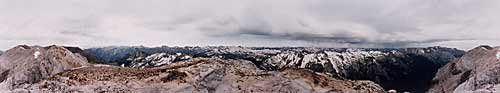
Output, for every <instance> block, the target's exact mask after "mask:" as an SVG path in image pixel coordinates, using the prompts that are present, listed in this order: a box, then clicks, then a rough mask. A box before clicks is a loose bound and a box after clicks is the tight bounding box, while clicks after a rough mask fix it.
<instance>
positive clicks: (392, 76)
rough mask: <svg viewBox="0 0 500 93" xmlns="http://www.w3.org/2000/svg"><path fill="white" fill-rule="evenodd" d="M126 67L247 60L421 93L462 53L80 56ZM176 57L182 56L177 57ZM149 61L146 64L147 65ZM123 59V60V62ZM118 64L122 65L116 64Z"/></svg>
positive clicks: (140, 51) (124, 51)
mask: <svg viewBox="0 0 500 93" xmlns="http://www.w3.org/2000/svg"><path fill="white" fill-rule="evenodd" d="M85 51H88V52H89V54H95V55H114V54H117V55H120V56H105V57H99V56H97V57H96V58H97V59H100V58H101V59H102V58H111V59H114V61H103V62H104V63H112V62H116V61H118V63H121V64H125V66H127V67H155V66H161V65H164V64H171V63H175V62H178V61H182V60H185V59H178V58H184V57H185V56H189V57H191V58H197V57H204V58H221V59H233V60H248V61H251V62H252V63H254V64H255V65H256V66H257V67H258V68H259V69H261V70H266V71H278V70H284V69H289V68H304V69H310V70H312V71H315V72H320V73H324V74H327V75H329V76H333V77H340V78H346V79H353V80H371V81H374V82H376V83H378V84H380V85H381V86H383V87H384V88H386V89H397V90H399V91H410V92H425V91H426V90H427V89H428V88H429V87H428V85H429V84H430V81H431V80H432V78H433V77H434V74H435V73H436V71H437V69H438V68H440V67H442V66H443V65H445V64H446V63H448V62H449V61H450V60H451V59H453V58H455V57H460V56H461V55H463V53H464V52H463V51H461V50H457V49H452V48H444V47H429V48H401V49H390V48H388V49H386V48H383V49H370V48H368V49H351V48H304V47H292V48H288V47H283V48H266V47H156V48H145V47H130V49H129V48H125V47H108V48H92V49H88V50H85ZM177 53H181V54H182V55H179V56H178V55H176V54H177ZM148 58H149V59H148ZM125 59H127V60H125ZM120 60H121V61H120Z"/></svg>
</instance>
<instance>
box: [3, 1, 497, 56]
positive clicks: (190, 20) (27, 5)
mask: <svg viewBox="0 0 500 93" xmlns="http://www.w3.org/2000/svg"><path fill="white" fill-rule="evenodd" d="M498 10H500V1H498V0H396V1H394V0H369V1H366V0H139V1H138V0H49V1H40V0H0V43H1V45H0V48H2V49H7V48H9V47H12V46H15V45H17V44H40V45H47V44H65V45H76V46H83V47H95V46H108V45H148V46H157V45H171V46H172V45H178V46H184V45H201V46H205V45H243V46H317V47H419V46H434V45H442V46H450V47H459V48H463V49H467V48H471V47H474V46H477V45H478V44H500V31H498V30H500V26H498V25H500V18H498V16H500V12H497V11H498Z"/></svg>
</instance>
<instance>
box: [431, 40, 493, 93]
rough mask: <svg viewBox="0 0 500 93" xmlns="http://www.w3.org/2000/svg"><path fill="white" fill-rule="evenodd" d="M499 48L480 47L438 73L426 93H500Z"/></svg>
mask: <svg viewBox="0 0 500 93" xmlns="http://www.w3.org/2000/svg"><path fill="white" fill-rule="evenodd" d="M499 53H500V47H495V48H493V47H489V46H480V47H477V48H474V49H472V50H470V51H468V52H466V53H465V55H464V56H462V57H461V58H458V59H456V60H453V61H452V62H450V63H448V64H446V65H445V66H444V67H443V68H441V69H439V71H438V72H437V74H436V77H434V79H433V80H432V87H431V88H430V89H429V91H428V92H429V93H457V92H458V93H462V92H467V93H472V92H474V93H476V92H477V93H483V92H484V93H497V92H500V91H499V90H500V58H498V55H499Z"/></svg>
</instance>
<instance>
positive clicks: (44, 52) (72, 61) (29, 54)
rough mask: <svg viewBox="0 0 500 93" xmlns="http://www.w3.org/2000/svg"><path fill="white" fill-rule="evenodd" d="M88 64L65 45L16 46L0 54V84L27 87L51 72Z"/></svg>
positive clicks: (53, 73) (10, 87) (9, 88)
mask: <svg viewBox="0 0 500 93" xmlns="http://www.w3.org/2000/svg"><path fill="white" fill-rule="evenodd" d="M87 65H89V64H88V63H87V60H86V58H85V57H83V56H81V55H80V54H77V53H72V52H71V51H69V50H67V49H66V48H64V47H60V46H48V47H39V46H26V45H20V46H16V47H14V48H13V49H10V50H7V51H6V52H5V53H4V54H3V55H1V56H0V73H1V76H0V82H1V83H0V87H1V89H2V90H12V89H16V88H26V87H29V86H30V85H31V84H33V83H36V82H39V81H41V80H43V79H46V78H48V77H49V76H51V75H55V74H57V73H59V72H63V71H65V70H69V69H72V68H76V67H82V66H87Z"/></svg>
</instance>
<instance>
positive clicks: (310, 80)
mask: <svg viewBox="0 0 500 93" xmlns="http://www.w3.org/2000/svg"><path fill="white" fill-rule="evenodd" d="M26 91H31V92H140V93H148V92H164V93H177V92H189V93H191V92H217V93H222V92H224V93H241V92H286V93H290V92H291V93H295V92H298V93H309V92H342V93H352V92H356V93H358V92H361V93H368V92H377V93H380V92H384V90H383V89H382V88H381V87H380V86H379V85H377V84H375V83H373V82H371V81H351V80H340V79H335V78H331V77H328V76H326V75H322V74H317V73H314V72H312V71H309V70H305V69H286V70H282V71H273V72H266V71H261V70H257V67H255V65H254V64H252V63H251V62H249V61H241V60H220V59H207V58H195V59H191V60H187V61H184V62H178V63H174V64H171V65H167V66H162V67H156V68H143V69H140V68H121V67H111V66H93V67H84V68H79V69H74V70H70V71H66V72H62V73H59V74H57V75H54V76H52V77H50V78H48V79H46V80H43V81H41V82H38V83H36V84H34V85H32V86H31V87H29V88H26Z"/></svg>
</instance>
